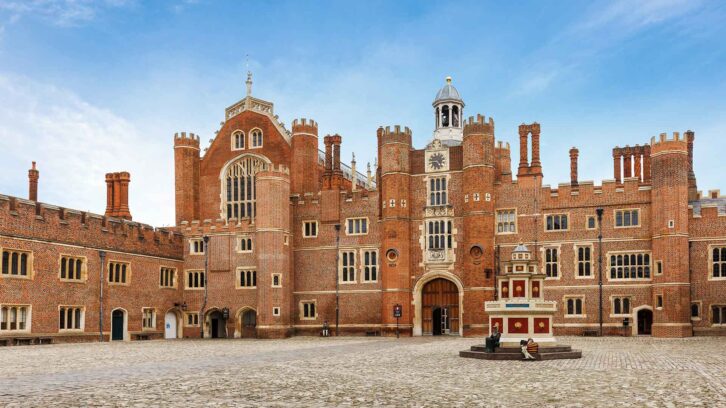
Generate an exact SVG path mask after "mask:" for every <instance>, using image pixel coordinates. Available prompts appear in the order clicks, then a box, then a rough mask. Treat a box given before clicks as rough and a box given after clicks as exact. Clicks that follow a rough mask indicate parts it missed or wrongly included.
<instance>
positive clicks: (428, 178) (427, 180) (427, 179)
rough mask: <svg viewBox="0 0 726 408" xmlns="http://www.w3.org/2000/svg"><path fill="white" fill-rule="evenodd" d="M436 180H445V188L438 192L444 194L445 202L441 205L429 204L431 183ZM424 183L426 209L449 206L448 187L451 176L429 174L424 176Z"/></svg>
mask: <svg viewBox="0 0 726 408" xmlns="http://www.w3.org/2000/svg"><path fill="white" fill-rule="evenodd" d="M436 179H444V180H446V188H445V189H442V190H439V191H438V192H443V193H444V194H446V200H445V202H444V203H443V204H431V193H432V191H431V181H432V180H436ZM423 181H424V183H426V207H440V206H445V205H450V204H451V200H449V198H450V196H449V186H450V184H451V174H450V173H445V174H431V175H426V176H424V177H423Z"/></svg>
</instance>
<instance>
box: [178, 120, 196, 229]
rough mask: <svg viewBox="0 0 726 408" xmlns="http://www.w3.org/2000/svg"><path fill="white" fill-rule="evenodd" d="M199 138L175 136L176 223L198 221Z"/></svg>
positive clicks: (184, 135)
mask: <svg viewBox="0 0 726 408" xmlns="http://www.w3.org/2000/svg"><path fill="white" fill-rule="evenodd" d="M199 170H200V158H199V136H196V135H195V134H194V133H190V134H189V135H187V134H186V132H182V133H177V134H175V135H174V184H175V201H176V223H177V225H178V224H180V223H181V222H182V221H191V220H198V219H199V218H200V216H199Z"/></svg>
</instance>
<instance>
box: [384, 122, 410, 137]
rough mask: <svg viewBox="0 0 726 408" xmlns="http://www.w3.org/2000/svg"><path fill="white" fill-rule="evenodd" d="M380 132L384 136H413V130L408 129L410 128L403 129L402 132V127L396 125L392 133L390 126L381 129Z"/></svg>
mask: <svg viewBox="0 0 726 408" xmlns="http://www.w3.org/2000/svg"><path fill="white" fill-rule="evenodd" d="M378 132H379V133H380V134H381V135H382V136H396V135H405V136H411V134H412V133H411V129H409V128H408V126H404V127H403V131H401V125H395V126H393V131H391V127H390V126H386V127H383V126H381V127H379V128H378Z"/></svg>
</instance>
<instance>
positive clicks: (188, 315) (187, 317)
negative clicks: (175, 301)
mask: <svg viewBox="0 0 726 408" xmlns="http://www.w3.org/2000/svg"><path fill="white" fill-rule="evenodd" d="M194 315H196V317H197V318H196V321H197V323H191V324H190V323H189V317H190V316H194ZM192 319H193V320H192V322H193V321H194V318H193V317H192ZM184 327H199V312H184Z"/></svg>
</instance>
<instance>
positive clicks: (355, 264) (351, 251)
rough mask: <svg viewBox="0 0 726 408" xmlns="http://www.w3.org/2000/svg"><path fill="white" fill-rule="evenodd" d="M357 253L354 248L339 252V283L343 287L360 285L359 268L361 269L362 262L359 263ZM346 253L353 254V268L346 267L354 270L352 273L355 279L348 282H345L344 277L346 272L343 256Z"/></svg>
mask: <svg viewBox="0 0 726 408" xmlns="http://www.w3.org/2000/svg"><path fill="white" fill-rule="evenodd" d="M357 252H358V251H356V250H355V249H353V248H348V249H340V251H339V252H338V282H339V283H340V284H341V285H351V284H355V283H358V268H359V264H360V262H359V261H358V254H357ZM344 253H348V254H353V265H352V266H351V265H348V266H347V267H346V268H349V269H350V270H352V272H353V279H352V280H347V281H346V280H343V275H344V271H343V254H344Z"/></svg>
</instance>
